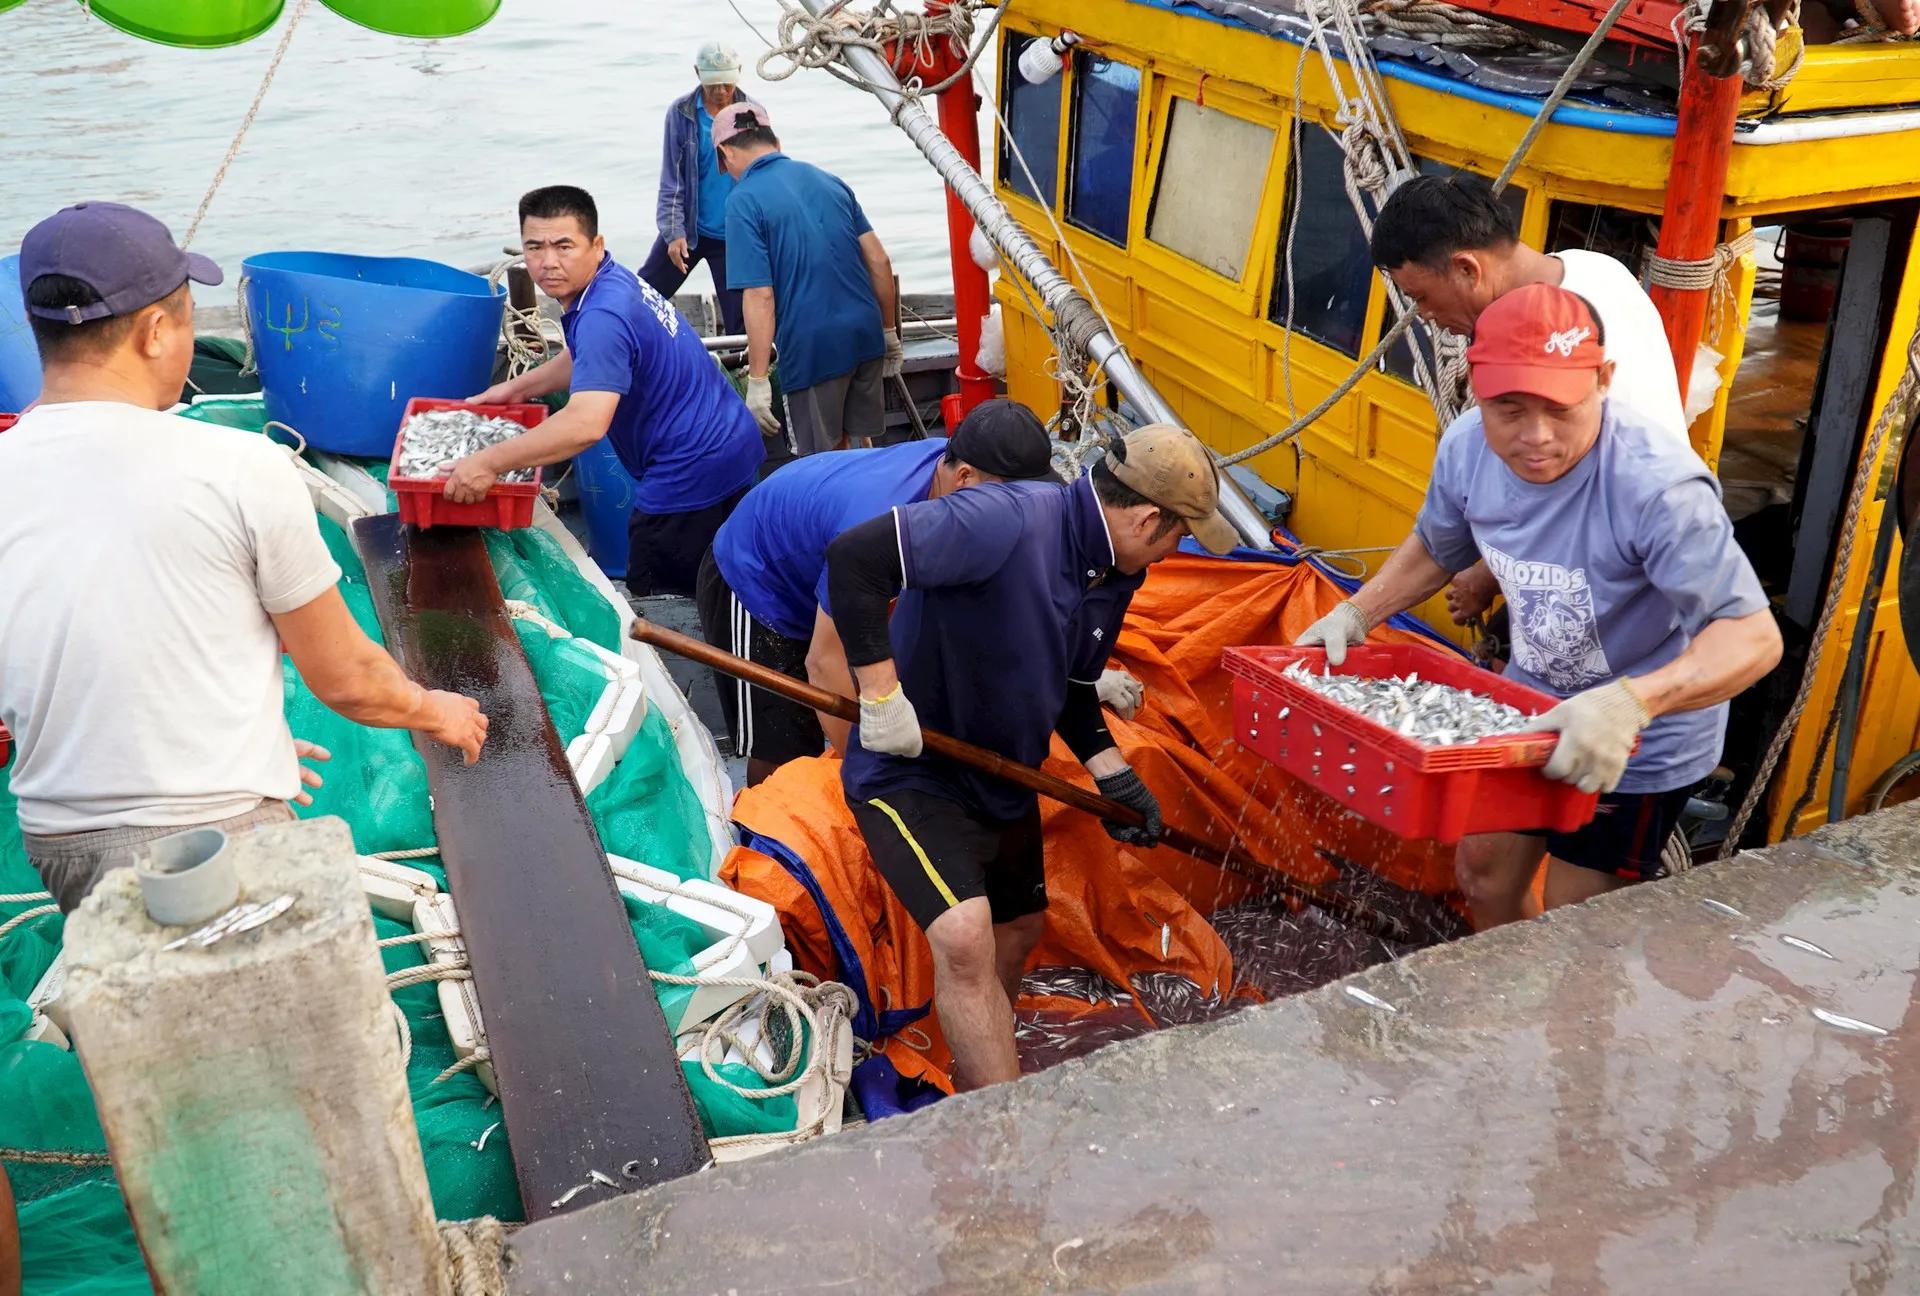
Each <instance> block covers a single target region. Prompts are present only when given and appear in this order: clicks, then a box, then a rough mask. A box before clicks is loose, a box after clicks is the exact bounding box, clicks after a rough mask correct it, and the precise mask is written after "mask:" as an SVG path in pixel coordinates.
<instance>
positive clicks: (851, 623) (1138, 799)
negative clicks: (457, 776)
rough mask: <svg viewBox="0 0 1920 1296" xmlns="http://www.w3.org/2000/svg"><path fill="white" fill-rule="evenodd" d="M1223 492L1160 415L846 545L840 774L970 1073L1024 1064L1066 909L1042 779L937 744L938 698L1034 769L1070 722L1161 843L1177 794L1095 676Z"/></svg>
mask: <svg viewBox="0 0 1920 1296" xmlns="http://www.w3.org/2000/svg"><path fill="white" fill-rule="evenodd" d="M1219 490H1220V487H1219V479H1218V476H1217V475H1216V473H1215V470H1214V466H1213V461H1212V460H1211V459H1210V458H1209V457H1208V455H1207V452H1206V450H1205V448H1204V447H1202V446H1201V445H1200V443H1199V442H1198V441H1196V440H1195V439H1194V438H1193V436H1192V434H1190V433H1188V432H1185V431H1183V430H1181V429H1179V428H1175V427H1170V426H1166V425H1156V426H1152V427H1145V428H1141V429H1139V430H1138V431H1136V432H1133V433H1130V434H1129V435H1128V436H1127V437H1126V438H1125V439H1124V440H1122V441H1118V442H1115V443H1114V445H1113V447H1112V449H1111V451H1110V453H1109V455H1108V457H1107V458H1106V459H1104V460H1102V461H1101V462H1100V463H1098V464H1096V465H1095V466H1094V469H1093V471H1092V472H1091V473H1090V474H1088V475H1087V476H1086V477H1082V478H1081V479H1080V480H1079V481H1076V482H1075V483H1073V485H1071V486H1069V487H1067V488H1066V489H1065V490H1061V489H1059V488H1057V487H1052V486H1046V485H1043V484H1041V483H1038V482H1007V483H1003V484H999V485H987V486H978V487H975V488H974V489H972V490H967V491H961V492H959V493H957V494H953V495H948V496H945V497H943V498H941V499H937V500H928V501H926V502H925V503H920V504H909V505H906V506H904V507H896V508H895V509H893V510H892V511H891V512H889V513H887V514H884V515H883V516H880V517H877V518H874V519H873V520H872V521H870V522H863V523H861V524H860V525H859V526H857V527H854V528H852V529H851V530H849V531H847V532H845V533H844V534H842V535H841V536H840V538H839V539H837V540H835V541H834V542H833V543H832V544H831V545H829V546H828V547H827V585H828V590H829V592H830V594H831V596H832V599H833V610H834V620H835V623H836V624H837V625H838V626H839V629H840V637H841V639H842V640H843V642H844V643H845V645H846V654H847V661H848V663H849V664H850V665H851V666H852V667H853V674H854V678H855V679H856V680H857V681H858V682H859V693H860V723H859V724H858V725H857V726H855V729H854V735H855V737H856V739H857V741H856V742H855V743H853V744H852V745H850V747H849V748H848V751H847V759H846V764H845V768H844V770H843V772H842V776H841V781H842V783H843V784H844V786H845V788H846V795H847V804H848V806H849V807H850V808H851V809H852V811H853V816H854V819H855V821H856V822H857V823H858V824H859V826H860V834H861V836H862V837H864V838H865V839H866V843H867V849H868V850H869V851H870V852H871V853H872V855H873V862H874V865H875V866H876V867H877V868H878V869H879V870H880V874H881V876H882V877H884V878H885V879H886V881H887V885H888V886H890V887H892V888H893V891H894V894H895V895H897V896H898V897H899V898H900V902H901V904H902V905H904V906H905V907H906V909H907V912H908V913H910V914H912V915H913V917H914V920H915V921H916V922H918V923H919V924H920V926H921V927H922V928H924V929H925V931H926V933H927V942H928V944H929V945H930V946H931V947H932V950H933V966H934V992H933V996H934V997H933V1003H934V1011H935V1012H937V1013H938V1014H939V1017H940V1028H941V1031H942V1032H943V1033H944V1034H945V1035H946V1039H947V1044H948V1045H949V1047H951V1048H952V1050H953V1061H954V1072H955V1074H954V1083H955V1085H956V1087H958V1088H962V1089H977V1088H979V1087H981V1086H983V1085H989V1084H994V1083H997V1082H999V1081H1002V1080H1012V1079H1014V1078H1015V1077H1017V1076H1018V1075H1019V1074H1020V1063H1019V1059H1018V1058H1017V1056H1016V1055H1015V1053H1014V1046H1013V1001H1014V999H1015V998H1016V997H1017V996H1018V994H1019V990H1020V977H1021V974H1022V973H1023V971H1024V970H1025V967H1026V961H1027V955H1028V954H1029V953H1031V952H1032V950H1033V946H1034V943H1035V942H1036V941H1038V940H1039V938H1040V929H1041V925H1042V922H1043V911H1044V910H1045V909H1046V906H1047V888H1046V873H1045V869H1044V865H1043V861H1042V857H1041V846H1040V809H1039V804H1038V802H1037V801H1036V799H1035V797H1034V794H1033V793H1031V792H1029V791H1026V790H1025V789H1023V788H1019V787H1016V786H1014V785H1013V784H1011V783H1006V782H1003V781H1002V780H1000V779H996V778H993V777H992V776H990V775H987V774H984V773H981V772H980V771H978V770H975V769H973V768H971V767H969V766H964V765H960V764H957V763H955V762H952V761H949V760H945V759H943V758H940V757H936V756H928V755H922V753H921V735H920V721H919V715H920V714H921V713H923V712H924V714H925V715H926V716H927V720H928V723H929V724H930V725H931V726H932V727H933V728H935V729H937V730H940V731H942V732H945V733H948V734H951V735H953V736H954V737H956V738H961V739H964V740H966V741H967V742H971V743H975V744H977V745H979V746H981V747H985V748H987V749H988V750H990V751H995V752H998V753H1000V754H1001V755H1002V756H1005V757H1007V758H1009V759H1011V760H1015V761H1018V762H1020V763H1021V764H1023V765H1038V764H1039V763H1040V762H1041V761H1042V760H1044V759H1045V758H1046V755H1047V749H1048V747H1049V746H1050V745H1051V741H1052V735H1053V734H1054V733H1055V732H1058V733H1059V734H1060V736H1061V737H1062V738H1063V739H1065V740H1066V743H1067V746H1068V748H1069V749H1070V750H1071V751H1072V752H1073V754H1074V755H1075V756H1076V757H1078V758H1079V759H1080V761H1081V762H1082V763H1083V764H1085V765H1086V767H1087V771H1088V772H1089V773H1090V774H1092V775H1093V776H1094V781H1095V783H1096V784H1097V785H1098V786H1099V788H1100V792H1101V794H1102V795H1104V796H1107V797H1110V798H1112V799H1113V800H1115V801H1118V802H1120V803H1121V804H1123V805H1127V806H1131V807H1132V808H1134V809H1135V810H1138V811H1139V812H1140V813H1141V814H1142V815H1143V816H1144V818H1145V823H1144V824H1142V825H1140V826H1137V827H1133V826H1127V825H1122V824H1119V823H1114V822H1108V823H1107V825H1106V829H1107V832H1108V834H1109V835H1110V836H1112V837H1113V838H1115V839H1116V840H1118V841H1123V842H1127V843H1130V844H1133V845H1139V846H1151V845H1152V844H1153V843H1154V842H1155V841H1157V840H1158V839H1159V836H1160V826H1161V825H1160V808H1159V804H1158V802H1156V801H1155V799H1154V796H1153V793H1152V792H1151V791H1149V790H1148V788H1147V786H1146V784H1145V783H1144V782H1142V781H1141V779H1140V776H1139V775H1138V774H1136V773H1135V772H1134V770H1133V768H1132V767H1131V766H1129V765H1128V764H1127V762H1126V760H1125V759H1124V758H1123V757H1122V756H1121V755H1120V749H1119V747H1118V746H1117V745H1116V744H1115V743H1114V741H1113V737H1112V735H1111V734H1109V733H1108V732H1107V727H1106V722H1105V721H1104V720H1103V719H1102V718H1101V714H1100V703H1099V699H1098V696H1097V693H1096V687H1097V685H1096V681H1097V680H1098V678H1099V675H1100V672H1101V670H1102V668H1103V667H1104V666H1105V665H1106V661H1107V656H1108V653H1109V651H1110V650H1111V649H1112V647H1113V640H1114V636H1115V635H1117V634H1118V633H1119V631H1120V623H1121V620H1122V619H1123V618H1124V617H1125V615H1126V610H1127V605H1128V603H1129V602H1131V601H1132V598H1133V592H1134V590H1136V589H1138V588H1139V587H1140V584H1141V582H1142V581H1144V580H1145V579H1146V570H1147V567H1148V566H1149V565H1150V564H1152V563H1155V562H1158V561H1159V560H1160V559H1162V558H1164V557H1166V556H1167V555H1168V554H1170V553H1172V552H1173V551H1174V550H1175V549H1176V548H1177V547H1178V546H1179V544H1180V539H1181V537H1182V536H1184V535H1186V534H1188V533H1189V531H1191V533H1192V534H1193V536H1194V538H1195V539H1196V540H1198V541H1200V543H1201V544H1203V545H1205V546H1206V547H1207V548H1208V549H1211V550H1212V551H1214V552H1215V553H1225V552H1227V551H1229V550H1230V549H1232V548H1233V546H1234V544H1235V542H1236V535H1235V532H1234V530H1233V527H1232V526H1231V525H1230V524H1229V523H1228V522H1227V521H1226V519H1224V518H1222V517H1221V516H1220V511H1219V505H1220V494H1219ZM903 590H904V592H902V591H903ZM896 594H898V595H899V599H900V602H899V606H898V608H897V609H896V610H895V611H894V613H893V617H892V621H891V623H889V621H888V616H887V605H888V603H889V602H890V601H891V600H892V599H893V597H894V596H895V595H896Z"/></svg>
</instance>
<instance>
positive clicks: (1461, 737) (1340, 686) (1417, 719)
mask: <svg viewBox="0 0 1920 1296" xmlns="http://www.w3.org/2000/svg"><path fill="white" fill-rule="evenodd" d="M1284 673H1285V675H1286V676H1287V677H1288V678H1289V679H1291V680H1293V681H1294V682H1296V683H1299V684H1303V685H1305V686H1306V687H1308V688H1310V689H1312V690H1313V691H1314V692H1316V693H1319V694H1320V695H1321V696H1323V697H1325V698H1327V699H1329V700H1330V701H1332V702H1335V703H1338V704H1339V705H1340V706H1343V707H1346V708H1347V709H1349V710H1351V711H1355V712H1358V713H1359V714H1360V715H1362V716H1364V717H1365V718H1366V719H1368V720H1371V721H1373V722H1375V723H1376V724H1381V725H1385V726H1387V727H1388V728H1390V729H1393V730H1394V731H1395V732H1397V733H1399V734H1401V735H1403V736H1405V737H1408V738H1412V739H1413V740H1414V741H1416V742H1420V743H1424V744H1426V745H1428V746H1448V745H1451V744H1454V743H1464V742H1475V741H1478V740H1479V739H1481V738H1488V737H1492V736H1494V735H1496V734H1503V733H1517V732H1519V731H1521V730H1523V729H1525V728H1526V727H1527V725H1528V724H1529V723H1530V720H1531V717H1529V716H1528V715H1527V714H1526V713H1525V712H1523V711H1521V710H1519V709H1518V708H1517V707H1512V706H1508V705H1507V704H1506V703H1504V702H1501V701H1498V700H1497V699H1495V698H1491V697H1488V696H1486V695H1485V694H1481V693H1474V692H1471V691H1469V690H1465V689H1456V688H1452V687H1450V686H1448V685H1445V684H1440V683H1436V682H1433V681H1427V682H1425V683H1424V684H1423V683H1422V682H1421V680H1420V676H1419V675H1418V673H1411V674H1409V675H1407V676H1406V677H1405V678H1404V679H1403V678H1400V677H1397V676H1396V677H1387V678H1380V679H1375V678H1371V677H1367V676H1361V675H1334V674H1331V673H1327V672H1323V673H1321V674H1314V673H1313V672H1312V671H1310V670H1308V669H1306V667H1305V664H1304V663H1300V662H1296V663H1294V664H1293V665H1292V666H1289V667H1288V668H1287V669H1286V671H1285V672H1284ZM1317 734H1318V727H1317V726H1316V736H1317Z"/></svg>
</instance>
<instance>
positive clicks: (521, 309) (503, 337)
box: [487, 257, 565, 378]
mask: <svg viewBox="0 0 1920 1296" xmlns="http://www.w3.org/2000/svg"><path fill="white" fill-rule="evenodd" d="M525 264H526V260H525V258H523V257H508V258H507V259H506V260H504V261H502V262H500V263H499V264H498V265H496V266H494V267H493V269H492V270H491V271H489V272H488V274H487V286H488V287H489V288H497V287H499V286H500V281H501V280H502V279H505V278H506V277H507V272H508V271H509V270H511V269H513V268H514V267H515V266H524V265H525ZM529 334H531V335H532V337H534V338H538V339H539V342H540V345H539V346H538V347H536V346H535V345H534V344H533V342H532V341H531V340H530V339H529V336H528V335H529ZM500 342H501V345H502V346H504V347H505V348H506V351H507V377H509V378H518V377H519V376H520V375H521V374H523V373H526V372H527V371H528V370H530V369H534V368H537V367H538V366H540V365H543V364H545V363H546V362H547V358H548V357H549V356H551V355H552V354H553V350H554V348H555V347H556V346H559V345H564V343H565V338H564V335H563V334H562V332H561V329H560V325H559V324H558V323H557V322H555V321H554V320H552V319H550V318H548V316H547V315H546V314H545V313H544V312H543V311H542V310H541V309H540V299H539V297H538V296H537V295H536V296H535V298H534V302H533V305H532V306H515V305H514V304H513V294H512V293H508V294H507V309H506V314H505V315H504V316H502V318H501V320H500Z"/></svg>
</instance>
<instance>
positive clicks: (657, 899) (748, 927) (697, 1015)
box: [607, 855, 783, 1035]
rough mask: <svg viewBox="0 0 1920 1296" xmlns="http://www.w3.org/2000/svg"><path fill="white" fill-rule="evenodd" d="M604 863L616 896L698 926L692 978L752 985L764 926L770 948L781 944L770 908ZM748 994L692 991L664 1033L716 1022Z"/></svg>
mask: <svg viewBox="0 0 1920 1296" xmlns="http://www.w3.org/2000/svg"><path fill="white" fill-rule="evenodd" d="M607 863H608V865H609V866H610V867H611V868H612V870H613V880H614V885H615V886H617V887H618V888H619V889H620V891H621V893H622V894H624V895H630V896H632V897H633V898H634V899H636V900H641V901H644V902H645V903H647V904H655V905H660V906H662V907H664V908H666V909H667V910H669V911H670V912H672V913H676V914H678V915H680V916H681V917H682V918H686V919H688V920H689V921H691V922H694V923H697V924H699V926H700V929H701V931H702V932H703V933H704V935H705V936H706V939H707V944H706V946H705V948H703V949H701V950H700V951H699V952H698V953H696V954H695V955H694V956H693V975H694V976H696V977H699V978H700V979H701V980H702V981H703V982H706V981H709V980H711V981H712V982H716V983H717V982H719V981H722V980H739V979H757V978H758V977H759V976H760V975H761V969H762V966H763V965H764V963H765V957H763V956H762V955H761V954H760V953H759V952H758V951H760V950H764V949H768V948H769V944H768V942H769V931H768V926H769V924H770V925H771V940H772V941H773V942H774V943H775V944H774V945H773V946H772V948H774V949H777V948H778V943H779V942H780V941H782V940H783V937H782V936H781V933H780V920H779V916H778V915H777V914H775V913H774V912H773V906H771V905H765V904H762V902H760V901H757V900H753V899H752V898H751V897H748V896H742V895H737V894H735V893H734V892H732V891H729V890H727V889H726V888H725V887H721V886H715V885H714V884H713V883H711V882H702V881H698V880H695V881H691V882H687V881H682V880H681V879H679V878H677V877H675V876H674V875H673V874H671V873H668V872H666V871H664V870H662V869H656V868H652V867H650V866H648V865H646V864H642V863H640V862H639V861H637V860H630V859H623V858H622V857H620V856H618V855H610V856H608V857H607ZM723 906H725V907H723ZM763 909H764V911H765V912H764V913H762V912H761V910H763ZM766 957H770V955H769V956H766ZM752 993H753V988H752V987H751V986H742V985H720V984H702V985H700V986H696V987H695V988H694V991H693V994H692V995H691V996H689V997H688V999H687V1001H686V1003H685V1005H684V1006H682V1007H681V1008H680V1010H679V1012H678V1015H677V1017H670V1018H669V1020H668V1021H667V1029H668V1030H670V1031H672V1032H673V1033H674V1034H675V1035H678V1034H680V1033H681V1032H682V1031H685V1030H687V1029H689V1028H690V1027H694V1026H698V1025H699V1024H700V1023H701V1022H704V1021H708V1020H710V1019H712V1018H713V1017H716V1016H718V1015H719V1014H720V1013H723V1012H725V1011H726V1010H727V1009H728V1008H731V1007H732V1006H733V1005H734V1004H737V1003H739V1002H740V1001H741V1000H742V999H745V998H746V997H747V996H748V995H750V994H752ZM669 1011H671V1009H669Z"/></svg>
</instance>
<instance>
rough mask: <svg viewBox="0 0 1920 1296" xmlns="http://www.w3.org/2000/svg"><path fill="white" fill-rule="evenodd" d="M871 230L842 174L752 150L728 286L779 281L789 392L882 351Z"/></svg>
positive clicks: (730, 204) (733, 211)
mask: <svg viewBox="0 0 1920 1296" xmlns="http://www.w3.org/2000/svg"><path fill="white" fill-rule="evenodd" d="M872 229H873V226H872V225H870V224H868V223H867V214H866V213H865V212H863V211H861V210H860V201H859V199H857V198H855V197H854V196H853V190H851V189H849V188H847V185H846V182H845V181H843V180H841V179H840V177H838V176H836V175H831V174H829V173H828V172H825V171H822V170H821V169H820V168H819V167H817V166H812V165H809V164H808V163H805V162H799V161H796V160H794V159H793V158H790V157H788V156H787V155H786V154H784V153H769V154H767V155H766V156H765V157H761V158H756V159H755V160H754V163H753V165H752V166H750V167H748V168H747V171H746V174H745V175H743V176H741V177H740V183H739V184H737V185H735V186H734V190H733V196H732V197H730V198H728V199H727V287H728V288H771V289H773V344H774V346H775V347H776V348H778V350H779V353H780V355H779V359H780V385H781V387H783V388H784V389H786V390H787V391H788V392H797V391H802V390H805V389H806V388H808V387H812V386H813V385H815V384H816V383H823V382H825V381H827V379H829V378H838V377H839V376H840V375H841V374H846V373H852V372H853V371H854V370H855V369H856V368H858V367H859V366H861V365H862V364H865V363H866V362H867V361H869V360H876V359H878V358H879V357H880V356H881V355H882V354H884V353H885V351H886V349H887V344H886V338H885V337H884V336H883V334H882V332H881V330H882V329H883V328H884V327H885V326H884V325H883V324H882V323H881V320H880V303H879V302H877V301H875V300H874V297H873V280H872V278H871V277H869V276H868V274H867V263H866V259H865V258H864V257H863V256H862V255H861V252H860V236H861V235H862V234H866V233H868V232H869V231H871V230H872Z"/></svg>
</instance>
